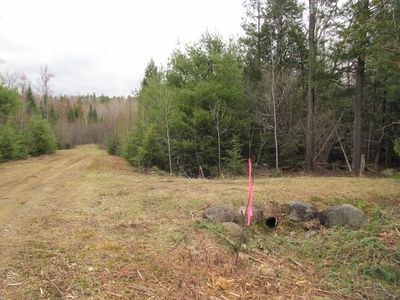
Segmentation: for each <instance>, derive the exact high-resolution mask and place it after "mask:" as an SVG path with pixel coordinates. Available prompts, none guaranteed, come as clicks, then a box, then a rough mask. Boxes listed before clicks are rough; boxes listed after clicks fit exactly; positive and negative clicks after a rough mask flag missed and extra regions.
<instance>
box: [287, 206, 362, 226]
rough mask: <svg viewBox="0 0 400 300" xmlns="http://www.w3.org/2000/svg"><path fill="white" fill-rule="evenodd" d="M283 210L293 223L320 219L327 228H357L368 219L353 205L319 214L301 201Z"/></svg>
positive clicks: (330, 209)
mask: <svg viewBox="0 0 400 300" xmlns="http://www.w3.org/2000/svg"><path fill="white" fill-rule="evenodd" d="M282 209H283V211H284V212H286V213H287V214H288V218H289V220H291V221H310V220H312V219H315V218H318V219H319V222H320V224H321V225H324V226H326V227H333V226H346V225H347V226H350V227H357V226H360V225H361V224H362V223H364V222H365V221H366V219H367V216H366V215H365V213H364V212H363V211H362V210H361V209H359V208H357V207H355V206H353V205H351V204H342V205H337V206H333V207H328V208H326V209H324V210H322V211H320V212H318V211H317V209H316V208H315V207H314V206H313V205H311V204H308V203H304V202H301V201H289V202H288V203H286V204H284V205H283V206H282Z"/></svg>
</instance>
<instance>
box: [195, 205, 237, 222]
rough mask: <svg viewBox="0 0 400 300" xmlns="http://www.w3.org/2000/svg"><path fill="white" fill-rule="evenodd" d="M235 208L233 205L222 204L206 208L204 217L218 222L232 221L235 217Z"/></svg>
mask: <svg viewBox="0 0 400 300" xmlns="http://www.w3.org/2000/svg"><path fill="white" fill-rule="evenodd" d="M235 215H236V212H235V209H234V208H233V206H232V205H228V204H221V205H215V206H211V207H209V208H206V209H205V210H204V212H203V218H204V219H208V220H211V221H213V222H216V223H224V222H232V221H233V220H234V219H235Z"/></svg>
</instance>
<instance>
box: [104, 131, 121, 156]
mask: <svg viewBox="0 0 400 300" xmlns="http://www.w3.org/2000/svg"><path fill="white" fill-rule="evenodd" d="M106 147H107V152H108V154H110V155H118V154H119V153H118V152H119V151H118V137H117V136H116V134H115V133H111V134H108V135H107V140H106Z"/></svg>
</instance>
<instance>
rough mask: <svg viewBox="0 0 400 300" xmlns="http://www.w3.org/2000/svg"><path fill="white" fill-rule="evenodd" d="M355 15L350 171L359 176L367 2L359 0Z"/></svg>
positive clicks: (367, 0)
mask: <svg viewBox="0 0 400 300" xmlns="http://www.w3.org/2000/svg"><path fill="white" fill-rule="evenodd" d="M357 6H358V7H357V11H356V13H355V14H356V15H355V21H356V24H358V25H359V26H361V28H362V29H361V32H357V31H356V33H355V34H356V36H355V38H354V39H355V42H356V44H355V47H356V51H358V53H357V66H356V95H355V97H354V129H353V155H352V163H351V164H352V169H353V174H354V175H359V173H360V168H361V154H362V153H361V151H362V139H361V138H362V106H363V100H364V99H363V98H364V95H363V92H364V77H365V51H366V48H367V32H366V30H365V29H364V27H365V25H366V22H367V20H368V15H369V0H359V2H358V3H357ZM363 26H364V27H363Z"/></svg>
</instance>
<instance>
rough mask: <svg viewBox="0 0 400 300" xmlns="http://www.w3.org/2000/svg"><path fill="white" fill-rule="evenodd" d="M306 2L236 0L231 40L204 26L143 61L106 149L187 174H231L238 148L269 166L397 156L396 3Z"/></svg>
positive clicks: (237, 168) (342, 163) (357, 163)
mask: <svg viewBox="0 0 400 300" xmlns="http://www.w3.org/2000/svg"><path fill="white" fill-rule="evenodd" d="M307 4H308V23H307V22H306V21H305V19H304V16H306V15H307V13H306V12H305V8H306V6H305V5H303V4H302V3H301V2H299V1H296V0H285V1H276V0H275V1H274V0H268V1H261V0H249V1H246V3H245V7H246V17H245V18H244V19H243V24H242V27H243V29H244V32H245V34H244V36H242V37H241V38H240V39H239V40H230V41H223V40H222V39H221V38H220V37H219V36H218V35H213V34H208V33H207V34H205V35H203V37H202V38H201V39H200V40H199V41H198V42H196V43H192V44H188V45H187V46H186V47H185V48H183V49H177V50H175V51H174V52H173V53H172V55H171V57H170V60H169V63H168V66H167V67H166V68H157V67H156V66H155V65H154V62H153V61H151V62H150V63H149V65H148V67H147V69H146V72H145V78H144V80H143V83H142V88H141V90H140V93H139V95H138V97H137V101H138V107H137V109H138V110H137V114H136V118H135V120H134V124H133V129H132V130H131V132H130V135H129V137H128V138H127V140H125V142H122V143H121V145H122V146H121V147H120V148H119V149H118V150H117V153H120V154H122V155H124V156H125V157H126V158H127V159H128V160H129V161H130V162H131V163H132V164H133V165H136V166H139V167H144V168H148V167H151V166H157V167H158V168H160V169H162V170H168V171H169V172H170V173H180V174H184V175H187V176H190V177H197V176H217V175H220V176H221V175H223V173H224V172H227V173H231V174H232V173H233V174H240V173H241V172H243V171H244V168H243V167H242V166H243V161H244V159H245V158H247V157H252V158H253V160H254V161H255V162H256V165H257V166H259V167H263V166H267V168H275V169H276V171H277V173H278V174H279V172H280V171H279V170H280V168H284V169H295V170H299V169H303V168H306V169H308V170H314V169H319V168H332V169H335V168H342V169H343V168H345V169H347V168H348V169H349V171H351V172H353V174H357V175H358V174H359V173H360V169H361V164H362V157H363V158H364V159H365V163H366V165H367V167H368V169H369V170H378V168H379V167H386V166H398V163H399V158H398V156H396V155H395V154H394V153H395V152H394V144H395V143H396V141H395V140H396V138H398V136H399V126H398V125H399V118H400V106H399V105H400V104H399V97H400V85H399V79H400V60H399V57H400V47H399V46H400V40H399V34H400V27H399V25H398V24H399V22H400V20H399V13H400V10H399V9H400V4H399V3H398V2H396V1H368V0H359V1H347V2H346V3H343V5H339V2H338V1H322V0H319V1H318V0H310V1H309V3H307ZM349 161H351V165H350V162H349ZM346 162H347V164H346Z"/></svg>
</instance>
